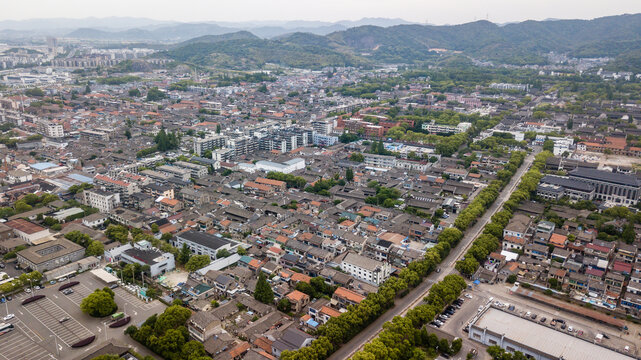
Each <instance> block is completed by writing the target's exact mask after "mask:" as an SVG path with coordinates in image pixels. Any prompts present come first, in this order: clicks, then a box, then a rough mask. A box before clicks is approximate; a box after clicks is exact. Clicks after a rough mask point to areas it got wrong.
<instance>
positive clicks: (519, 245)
mask: <svg viewBox="0 0 641 360" xmlns="http://www.w3.org/2000/svg"><path fill="white" fill-rule="evenodd" d="M525 242H526V240H525V238H522V237H520V238H519V237H516V236H505V237H503V244H502V245H503V250H523V247H524V246H525Z"/></svg>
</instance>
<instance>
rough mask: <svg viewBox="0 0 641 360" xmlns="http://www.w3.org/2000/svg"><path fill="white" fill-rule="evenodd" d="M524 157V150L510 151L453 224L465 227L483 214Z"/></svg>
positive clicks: (459, 227) (460, 227)
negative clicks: (493, 174) (494, 177)
mask: <svg viewBox="0 0 641 360" xmlns="http://www.w3.org/2000/svg"><path fill="white" fill-rule="evenodd" d="M524 159H525V152H523V151H517V152H514V153H512V156H510V160H509V161H508V162H507V164H506V165H505V166H504V167H503V169H502V170H500V171H499V172H498V173H497V174H496V177H497V179H496V180H494V181H492V182H491V183H490V185H488V186H487V187H486V188H485V189H483V190H481V192H479V194H478V195H477V196H476V197H475V198H474V200H472V202H471V203H470V205H468V207H466V208H465V209H464V210H463V211H461V213H460V214H459V215H458V217H457V218H456V220H455V221H454V226H456V227H457V228H458V229H461V230H463V229H467V228H468V227H469V226H470V225H472V224H473V223H474V222H475V221H476V219H478V218H479V217H480V216H481V215H483V214H484V213H485V211H486V210H487V208H488V207H490V205H492V203H494V201H495V200H496V198H498V196H499V193H500V192H501V189H503V188H504V187H505V186H506V185H507V184H508V182H510V179H511V178H512V176H513V175H514V174H515V173H516V170H517V169H518V168H519V167H520V166H521V164H523V160H524Z"/></svg>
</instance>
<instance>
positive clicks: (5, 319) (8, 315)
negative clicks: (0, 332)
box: [2, 314, 16, 321]
mask: <svg viewBox="0 0 641 360" xmlns="http://www.w3.org/2000/svg"><path fill="white" fill-rule="evenodd" d="M14 317H16V316H15V315H13V314H7V316H5V317H3V318H2V320H4V321H7V320H11V319H13V318H14Z"/></svg>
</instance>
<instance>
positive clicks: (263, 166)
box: [256, 158, 305, 174]
mask: <svg viewBox="0 0 641 360" xmlns="http://www.w3.org/2000/svg"><path fill="white" fill-rule="evenodd" d="M304 168H305V159H302V158H294V159H291V160H288V161H285V162H283V163H277V162H273V161H265V160H261V161H258V162H256V169H258V170H261V171H264V172H270V171H277V172H282V173H284V174H289V173H292V172H294V171H296V170H302V169H304Z"/></svg>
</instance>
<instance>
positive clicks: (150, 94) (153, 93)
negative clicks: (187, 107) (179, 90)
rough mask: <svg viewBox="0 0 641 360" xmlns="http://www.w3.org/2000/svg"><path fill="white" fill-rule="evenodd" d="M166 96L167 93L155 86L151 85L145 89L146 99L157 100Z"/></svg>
mask: <svg viewBox="0 0 641 360" xmlns="http://www.w3.org/2000/svg"><path fill="white" fill-rule="evenodd" d="M166 97H167V94H165V93H164V92H162V91H160V90H158V88H157V87H152V88H151V89H149V90H148V91H147V101H159V100H162V99H164V98H166Z"/></svg>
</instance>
